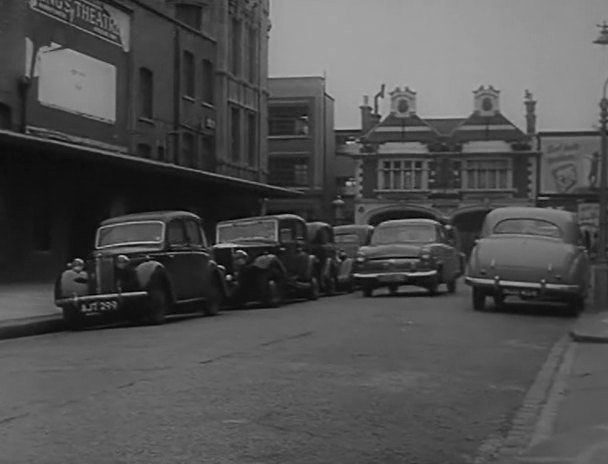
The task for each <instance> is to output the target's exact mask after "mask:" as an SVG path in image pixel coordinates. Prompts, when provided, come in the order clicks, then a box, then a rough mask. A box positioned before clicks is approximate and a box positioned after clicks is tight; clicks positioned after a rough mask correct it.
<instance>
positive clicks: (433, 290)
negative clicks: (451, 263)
mask: <svg viewBox="0 0 608 464" xmlns="http://www.w3.org/2000/svg"><path fill="white" fill-rule="evenodd" d="M425 287H426V289H427V290H428V292H429V294H430V295H431V296H435V295H437V293H438V289H439V277H434V278H433V280H431V281H430V282H429V283H428V284H427V285H426V286H425Z"/></svg>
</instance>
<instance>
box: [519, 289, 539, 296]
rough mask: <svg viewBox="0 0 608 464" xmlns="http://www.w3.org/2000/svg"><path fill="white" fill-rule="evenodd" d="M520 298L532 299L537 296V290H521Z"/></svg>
mask: <svg viewBox="0 0 608 464" xmlns="http://www.w3.org/2000/svg"><path fill="white" fill-rule="evenodd" d="M521 296H524V297H526V296H527V297H534V296H538V290H522V291H521Z"/></svg>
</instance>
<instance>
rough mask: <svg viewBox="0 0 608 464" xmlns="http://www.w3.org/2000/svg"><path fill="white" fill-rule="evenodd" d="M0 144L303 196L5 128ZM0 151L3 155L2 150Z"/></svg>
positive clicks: (267, 194) (274, 194)
mask: <svg viewBox="0 0 608 464" xmlns="http://www.w3.org/2000/svg"><path fill="white" fill-rule="evenodd" d="M0 144H2V145H9V146H14V147H18V148H26V149H27V148H29V149H35V150H37V151H40V150H48V151H50V152H53V153H56V154H57V155H63V156H77V157H78V159H80V160H82V159H84V158H86V159H89V160H91V161H106V162H108V163H114V164H118V165H121V166H124V167H132V168H137V169H138V170H141V171H145V172H150V173H157V174H163V175H171V176H176V177H183V178H189V179H191V180H193V181H200V182H201V183H204V184H207V185H218V186H219V185H221V186H224V187H234V188H235V189H238V190H245V191H248V192H251V193H257V194H259V195H260V196H264V197H268V198H298V197H300V196H302V193H301V192H298V191H296V190H291V189H286V188H282V187H276V186H273V185H268V184H263V183H261V182H255V181H251V180H246V179H240V178H238V177H231V176H227V175H223V174H216V173H213V172H208V171H201V170H198V169H194V168H187V167H184V166H178V165H176V164H170V163H164V162H160V161H155V160H150V159H146V158H140V157H136V156H131V155H127V154H124V153H119V152H115V151H111V150H105V149H101V148H95V147H88V146H83V145H76V144H73V143H69V142H64V141H60V140H53V139H46V138H41V137H35V136H33V135H29V134H21V133H18V132H13V131H8V130H0ZM0 154H2V150H1V149H0Z"/></svg>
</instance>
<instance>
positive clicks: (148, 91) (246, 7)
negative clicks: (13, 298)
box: [0, 0, 294, 280]
mask: <svg viewBox="0 0 608 464" xmlns="http://www.w3.org/2000/svg"><path fill="white" fill-rule="evenodd" d="M0 11H2V16H1V18H0V41H1V43H2V44H3V47H0V60H1V62H2V63H3V66H2V68H0V279H1V280H21V279H27V280H33V279H36V280H38V279H50V278H53V277H54V276H55V275H56V273H57V272H58V271H59V270H60V269H61V268H62V267H63V264H64V263H65V262H66V261H67V260H68V259H70V258H72V257H74V256H75V255H82V254H83V253H85V252H86V251H88V250H89V249H90V246H91V245H92V238H93V233H94V230H95V227H96V225H97V223H98V222H99V221H100V220H102V219H104V218H106V217H109V216H112V215H116V214H121V213H126V212H135V211H142V210H149V209H164V208H179V209H189V210H191V211H194V212H197V213H199V214H200V215H201V216H203V218H204V219H205V223H206V227H207V231H208V232H209V233H210V234H211V233H212V231H213V226H214V223H215V222H216V221H218V220H221V219H226V218H230V217H238V216H241V215H249V214H257V213H259V211H260V204H261V199H262V198H265V197H273V196H294V193H293V192H291V191H289V190H286V189H281V188H277V187H271V186H269V185H268V184H266V182H265V181H266V174H265V172H266V161H265V157H264V154H265V152H266V149H265V143H266V132H265V131H266V130H267V129H266V123H265V121H266V115H265V111H266V110H265V106H266V105H265V99H266V98H267V93H268V91H267V82H266V75H267V43H268V32H269V20H268V14H269V12H268V0H259V1H252V0H247V1H246V0H240V1H236V0H219V1H215V2H209V1H206V0H188V1H183V2H182V1H179V0H167V1H165V0H148V1H139V0H123V1H101V0H65V1H63V2H54V1H50V0H31V1H19V2H15V1H12V0H0Z"/></svg>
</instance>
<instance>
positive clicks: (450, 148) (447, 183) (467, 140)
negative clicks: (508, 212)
mask: <svg viewBox="0 0 608 464" xmlns="http://www.w3.org/2000/svg"><path fill="white" fill-rule="evenodd" d="M473 95H474V98H473V110H472V112H471V113H470V114H469V115H467V116H464V117H462V118H428V117H422V116H420V115H418V114H417V111H416V98H417V95H416V93H415V92H414V91H412V90H410V89H409V88H407V87H406V88H404V89H401V88H399V87H397V88H396V89H395V90H394V91H392V92H391V93H390V99H391V101H390V104H391V107H390V108H391V111H390V113H389V114H388V115H387V116H386V117H384V118H381V117H380V116H379V115H378V114H377V113H375V112H374V111H372V108H371V107H370V106H369V102H368V100H367V98H366V99H365V100H364V104H363V105H362V106H361V114H362V131H361V136H360V138H359V139H358V142H357V143H352V142H351V143H349V144H345V145H342V146H341V147H340V150H339V151H340V153H342V154H344V153H346V154H350V155H351V156H352V157H353V158H354V159H356V161H357V168H356V184H357V192H356V194H355V202H354V215H355V222H356V223H362V224H365V223H370V224H378V223H379V222H381V221H383V220H387V219H396V218H404V217H413V216H414V217H430V218H436V219H440V220H442V221H449V222H452V223H453V224H454V225H455V226H456V228H457V230H458V231H459V236H460V240H461V246H462V248H463V249H464V250H465V251H468V250H469V249H470V247H471V246H472V243H473V240H474V237H475V236H476V234H477V233H478V231H479V228H480V227H481V222H482V221H483V218H484V217H485V215H486V214H487V212H488V211H490V210H491V209H492V208H495V207H498V206H507V205H531V204H534V201H535V198H536V190H537V183H538V179H537V177H538V160H539V156H538V152H537V151H536V149H535V148H536V147H534V146H533V135H534V132H535V127H534V120H535V116H534V102H533V101H532V100H531V96H529V98H528V101H527V102H526V107H527V111H528V113H527V118H528V127H527V131H526V133H524V132H523V131H521V130H520V129H519V128H517V127H516V126H515V125H514V124H513V123H511V122H510V121H509V120H508V119H507V118H506V117H505V116H504V115H503V114H502V113H501V112H500V106H499V104H500V101H499V91H498V90H496V89H494V88H493V87H488V88H486V87H480V88H479V89H478V90H476V91H475V92H473Z"/></svg>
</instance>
